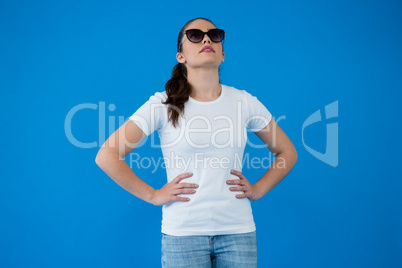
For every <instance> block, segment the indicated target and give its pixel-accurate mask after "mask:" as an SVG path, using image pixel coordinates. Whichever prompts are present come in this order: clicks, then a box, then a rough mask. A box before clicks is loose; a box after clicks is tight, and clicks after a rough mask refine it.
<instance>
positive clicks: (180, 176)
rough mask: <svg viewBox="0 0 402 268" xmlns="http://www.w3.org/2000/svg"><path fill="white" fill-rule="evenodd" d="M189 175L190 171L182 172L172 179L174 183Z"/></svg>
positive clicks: (191, 174)
mask: <svg viewBox="0 0 402 268" xmlns="http://www.w3.org/2000/svg"><path fill="white" fill-rule="evenodd" d="M191 176H193V173H191V172H187V173H183V174H180V175H178V176H177V177H176V178H174V181H175V183H179V182H180V181H181V180H183V179H185V178H188V177H191Z"/></svg>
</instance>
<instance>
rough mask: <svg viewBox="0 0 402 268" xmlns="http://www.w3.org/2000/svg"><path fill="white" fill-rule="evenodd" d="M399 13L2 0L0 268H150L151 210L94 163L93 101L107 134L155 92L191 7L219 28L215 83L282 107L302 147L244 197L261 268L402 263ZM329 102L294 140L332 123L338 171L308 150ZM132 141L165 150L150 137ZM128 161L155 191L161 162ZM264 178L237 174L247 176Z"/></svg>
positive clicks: (381, 5) (366, 4)
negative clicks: (221, 39) (278, 178)
mask: <svg viewBox="0 0 402 268" xmlns="http://www.w3.org/2000/svg"><path fill="white" fill-rule="evenodd" d="M401 11H402V3H401V2H400V1H339V0H337V1H325V2H324V1H255V2H251V1H239V2H233V1H217V2H213V3H208V4H202V3H200V2H194V3H192V2H188V1H186V2H175V1H147V2H146V3H145V1H113V2H112V1H5V0H2V1H1V2H0V26H1V27H0V38H1V40H0V81H1V82H0V86H1V91H0V92H1V100H2V103H3V104H2V105H1V106H0V109H1V111H0V112H1V115H2V117H1V119H2V131H1V139H0V142H1V148H2V150H1V151H2V156H1V167H2V168H1V169H2V175H1V182H0V215H1V216H2V218H1V221H0V232H1V235H0V267H142V266H143V265H147V267H159V266H160V255H161V252H160V242H161V233H160V227H161V226H160V225H161V219H162V211H161V207H156V206H153V205H151V204H149V203H146V202H144V201H142V200H141V199H139V198H137V197H135V196H133V195H131V194H130V193H128V192H127V191H125V190H124V189H122V188H121V187H119V186H118V185H117V184H116V183H115V182H114V181H113V180H112V179H111V178H110V177H108V176H107V175H106V174H105V173H104V172H103V171H102V170H101V169H100V168H99V167H98V166H97V165H96V164H95V156H96V154H97V152H98V150H99V147H100V145H101V144H100V142H102V135H103V136H106V138H107V137H108V136H109V133H107V132H103V134H102V131H100V130H99V118H100V115H99V110H100V109H99V107H100V105H101V104H102V103H103V104H105V105H106V107H108V105H110V104H113V105H115V108H116V109H115V110H114V111H110V110H108V109H106V113H105V116H106V119H107V121H106V129H107V130H108V128H109V127H111V128H112V129H116V128H117V127H118V125H121V124H122V123H123V122H124V121H126V120H127V119H128V117H129V116H130V115H131V114H133V113H134V112H135V111H136V109H138V107H140V106H141V105H142V104H143V103H144V102H145V101H147V100H148V98H149V96H150V95H152V94H154V92H156V91H164V85H165V83H166V81H167V80H168V79H169V78H170V75H171V70H172V68H173V66H174V65H175V64H176V63H177V61H176V39H177V35H178V32H179V30H180V29H181V27H182V26H183V25H184V24H185V23H186V22H187V21H188V20H190V19H192V18H195V17H199V16H201V17H206V18H209V19H211V20H212V21H213V22H214V23H215V24H216V25H217V27H218V28H222V29H225V31H226V40H225V43H224V45H225V54H226V58H225V62H224V63H223V64H222V67H221V68H222V70H221V73H220V75H221V77H220V78H221V82H222V83H223V84H226V85H229V86H234V87H236V88H239V89H245V90H247V91H248V92H250V93H252V94H253V95H255V96H257V97H258V99H259V100H260V101H261V102H262V103H263V104H264V105H265V106H266V107H267V108H268V109H269V110H270V111H271V113H272V114H273V116H274V118H279V117H281V116H282V117H283V116H285V117H286V119H282V120H281V121H280V122H279V125H280V126H281V127H282V129H283V130H284V131H285V132H286V134H287V135H288V136H289V137H290V139H291V140H292V141H293V143H294V144H295V146H296V149H297V151H298V156H299V158H298V162H297V164H296V166H295V167H294V169H293V170H292V171H291V172H290V173H289V175H288V176H287V177H286V178H285V179H284V180H283V181H282V182H281V183H279V184H278V185H277V186H276V187H275V188H274V189H273V190H272V191H270V192H269V193H268V194H267V195H265V196H264V197H263V198H262V199H260V200H258V201H256V202H253V203H252V206H253V214H254V217H255V221H256V225H257V239H258V258H259V259H258V261H259V267H340V266H342V267H401V266H402V258H401V252H402V213H401V207H402V206H401V205H402V199H401V190H402V187H401V186H402V183H401V175H398V173H399V172H397V167H398V165H400V163H399V161H400V159H401V158H400V150H401V141H400V137H401V119H400V117H401V112H400V97H401V93H400V92H401V89H402V81H401V77H402V66H401V62H402V51H401V47H402V40H401V39H402V35H401V31H400V29H401V26H402V25H401V15H400V14H401ZM334 101H338V103H339V116H338V117H337V118H332V119H330V120H328V121H329V122H326V120H323V121H321V122H319V123H317V124H314V125H312V126H311V127H309V128H308V129H307V128H306V129H305V132H304V135H305V142H306V144H308V145H309V146H310V147H312V148H314V149H315V150H318V151H321V152H325V142H326V138H325V136H326V124H327V123H334V122H337V123H338V124H339V165H338V166H337V167H332V166H330V165H328V164H326V163H324V162H322V161H320V160H319V159H317V158H315V157H314V156H313V155H311V154H310V153H309V152H308V151H307V150H306V148H305V146H304V145H303V143H302V124H303V122H304V121H305V120H306V119H307V118H308V117H309V116H310V115H311V114H313V113H314V112H315V111H317V110H319V109H321V111H323V109H324V107H325V105H327V104H329V103H332V102H334ZM80 104H92V105H93V106H95V107H96V109H85V110H81V111H80V112H78V113H76V114H75V116H74V118H73V121H72V124H71V131H72V133H73V135H74V137H75V138H76V139H77V140H79V141H82V142H87V143H89V142H95V146H93V147H92V148H79V147H77V146H75V145H74V144H72V142H71V141H70V140H68V139H67V136H66V132H65V131H66V128H65V120H66V117H67V114H68V112H69V111H70V110H71V109H73V108H74V107H75V106H77V105H80ZM119 117H120V118H122V121H121V122H120V123H119V121H118V118H119ZM108 118H114V119H115V126H113V121H110V120H109V119H108ZM100 132H101V133H100ZM155 134H156V133H154V134H153V135H155ZM156 137H157V135H156ZM250 139H252V140H254V141H255V142H258V138H257V137H256V136H255V135H254V134H252V133H251V135H250ZM136 150H137V149H136ZM136 150H134V151H133V153H134V152H137V153H139V154H141V155H142V156H154V157H161V156H162V153H161V151H160V149H152V150H151V149H150V140H149V139H148V141H147V142H146V143H144V145H143V146H142V147H140V148H138V150H137V151H136ZM246 152H249V153H250V156H259V157H263V156H267V155H268V154H269V151H268V149H266V148H265V149H254V148H250V147H247V148H246ZM127 158H128V157H127ZM127 158H126V160H127ZM134 170H135V171H136V173H137V175H138V176H139V177H140V178H142V179H143V180H144V181H146V182H147V183H149V184H150V185H151V186H152V187H154V188H160V187H162V186H163V185H164V183H166V178H165V175H166V174H165V170H163V169H161V168H159V169H158V170H157V171H156V172H155V173H152V172H151V171H150V170H149V169H134ZM264 172H265V170H264V169H254V170H252V169H244V170H243V173H244V174H245V175H246V177H247V178H248V179H249V180H250V181H251V182H255V181H256V180H257V179H258V178H259V177H260V176H261V175H262V174H264Z"/></svg>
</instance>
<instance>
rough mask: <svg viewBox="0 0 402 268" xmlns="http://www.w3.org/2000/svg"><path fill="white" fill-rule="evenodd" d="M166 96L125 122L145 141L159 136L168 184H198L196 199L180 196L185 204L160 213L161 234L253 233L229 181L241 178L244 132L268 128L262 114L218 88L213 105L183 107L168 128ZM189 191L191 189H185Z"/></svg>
mask: <svg viewBox="0 0 402 268" xmlns="http://www.w3.org/2000/svg"><path fill="white" fill-rule="evenodd" d="M166 99H167V94H166V92H165V91H162V92H156V93H155V94H154V95H152V96H151V97H150V98H149V100H148V101H147V102H145V103H144V104H143V105H142V106H141V107H140V108H139V109H138V110H137V111H136V112H135V113H134V114H133V115H132V116H130V119H131V120H133V121H134V122H135V123H136V124H137V125H138V126H139V127H140V128H141V129H142V130H143V131H144V133H145V134H146V135H147V136H148V135H150V134H152V133H153V132H154V131H155V130H156V131H158V134H159V138H160V146H161V149H162V153H163V159H164V161H165V166H166V173H167V182H171V181H172V180H173V179H174V178H175V177H177V176H178V175H180V174H182V173H186V172H193V176H191V177H189V178H185V179H183V180H181V181H180V183H183V182H189V183H197V184H198V185H199V187H198V188H197V189H195V190H196V191H197V192H196V193H195V194H180V195H179V196H182V197H189V198H190V201H173V202H170V203H168V204H165V205H163V207H162V215H163V216H162V233H165V234H169V235H176V236H185V235H219V234H235V233H247V232H252V231H255V230H256V226H255V223H254V218H253V215H252V209H251V204H250V200H249V199H248V198H247V197H246V198H241V199H238V198H236V197H235V196H236V194H242V193H244V192H243V191H230V190H229V188H230V187H236V186H238V185H234V184H231V185H228V184H227V183H226V181H227V180H229V179H239V177H238V176H236V175H232V174H231V173H230V170H231V169H235V170H238V171H240V172H242V160H243V152H244V148H245V146H246V142H247V129H250V131H253V132H256V131H259V130H261V129H263V128H264V127H265V126H266V125H268V123H269V122H270V120H271V118H272V115H271V113H270V112H269V111H268V110H267V108H266V107H265V106H264V105H263V104H262V103H261V102H260V101H259V100H258V99H257V98H256V97H254V96H252V95H251V94H249V93H248V92H246V91H245V90H239V89H236V88H234V87H231V86H226V85H222V92H221V95H220V96H219V98H218V99H216V100H214V101H210V102H200V101H197V100H195V99H193V98H191V97H189V100H188V101H187V102H186V103H185V107H184V118H183V117H182V116H180V117H179V125H176V128H174V127H173V125H172V122H168V114H167V111H168V109H167V105H164V104H161V102H162V101H165V100H166ZM186 189H190V188H186Z"/></svg>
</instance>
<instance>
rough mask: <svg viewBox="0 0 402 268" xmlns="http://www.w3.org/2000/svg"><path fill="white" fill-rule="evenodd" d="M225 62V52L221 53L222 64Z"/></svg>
mask: <svg viewBox="0 0 402 268" xmlns="http://www.w3.org/2000/svg"><path fill="white" fill-rule="evenodd" d="M224 61H225V52H223V51H222V62H224Z"/></svg>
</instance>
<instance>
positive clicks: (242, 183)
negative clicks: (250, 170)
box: [226, 179, 244, 185]
mask: <svg viewBox="0 0 402 268" xmlns="http://www.w3.org/2000/svg"><path fill="white" fill-rule="evenodd" d="M226 183H227V184H237V185H244V181H242V180H239V179H236V180H227V181H226Z"/></svg>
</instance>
